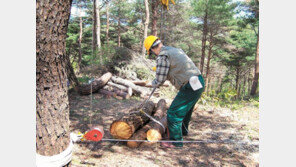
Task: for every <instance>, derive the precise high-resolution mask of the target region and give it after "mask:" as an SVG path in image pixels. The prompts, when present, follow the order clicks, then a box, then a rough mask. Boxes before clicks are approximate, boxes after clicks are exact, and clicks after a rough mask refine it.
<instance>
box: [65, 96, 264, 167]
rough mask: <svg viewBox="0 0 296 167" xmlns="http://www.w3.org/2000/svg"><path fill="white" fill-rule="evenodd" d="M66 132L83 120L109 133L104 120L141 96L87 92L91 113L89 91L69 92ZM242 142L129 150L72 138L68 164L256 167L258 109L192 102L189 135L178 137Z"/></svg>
mask: <svg viewBox="0 0 296 167" xmlns="http://www.w3.org/2000/svg"><path fill="white" fill-rule="evenodd" d="M69 101H70V121H71V124H70V131H72V132H78V131H80V132H84V131H86V130H89V129H88V125H87V124H90V123H92V124H99V125H102V126H103V127H104V132H105V135H104V138H112V137H111V135H110V133H109V127H110V124H111V123H112V122H113V121H114V120H115V118H116V117H118V116H119V115H121V114H124V113H128V110H129V109H131V108H133V107H135V106H136V105H139V104H140V103H141V102H142V99H139V98H134V97H133V98H131V99H129V100H117V99H114V98H109V99H107V98H105V97H104V96H102V95H101V94H98V93H95V94H93V109H92V110H93V112H92V113H90V96H80V95H79V94H77V93H75V92H71V93H69ZM208 139H210V140H224V139H231V140H235V141H243V142H245V143H244V144H241V143H235V144H214V143H209V144H201V143H199V144H192V143H185V144H184V146H183V148H182V149H174V148H162V147H161V146H160V144H159V143H156V144H153V145H150V146H143V147H140V148H136V149H132V148H129V147H127V146H126V143H124V142H89V141H83V142H78V143H76V144H75V146H74V153H73V159H72V166H73V167H86V166H104V167H117V166H118V167H120V166H126V167H141V166H147V167H154V166H155V167H156V166H159V167H160V166H165V167H167V166H184V167H196V166H199V167H200V166H206V167H208V166H210V167H211V166H214V167H219V166H247V167H249V166H259V109H258V107H254V106H252V105H246V106H245V107H243V108H240V109H238V110H230V109H228V108H221V107H215V106H211V105H198V108H197V109H196V110H195V111H194V112H193V115H192V119H191V122H190V126H189V135H188V136H186V137H184V140H208Z"/></svg>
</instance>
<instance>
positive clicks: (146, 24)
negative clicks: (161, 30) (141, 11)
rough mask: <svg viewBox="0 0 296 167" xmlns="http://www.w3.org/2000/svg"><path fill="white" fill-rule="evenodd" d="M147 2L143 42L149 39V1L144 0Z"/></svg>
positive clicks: (143, 51)
mask: <svg viewBox="0 0 296 167" xmlns="http://www.w3.org/2000/svg"><path fill="white" fill-rule="evenodd" d="M144 2H145V15H146V19H145V23H144V37H143V38H144V39H143V41H144V40H145V39H146V38H147V32H148V24H149V6H148V0H144ZM142 56H143V57H144V56H145V47H144V45H143V46H142Z"/></svg>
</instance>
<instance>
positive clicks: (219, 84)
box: [216, 75, 222, 94]
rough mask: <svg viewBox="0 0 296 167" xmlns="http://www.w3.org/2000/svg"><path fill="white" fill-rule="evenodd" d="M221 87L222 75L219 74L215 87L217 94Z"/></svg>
mask: <svg viewBox="0 0 296 167" xmlns="http://www.w3.org/2000/svg"><path fill="white" fill-rule="evenodd" d="M221 87H222V76H221V75H220V76H219V79H218V86H217V88H218V89H217V91H216V92H217V94H218V93H220V92H221V90H222V88H221Z"/></svg>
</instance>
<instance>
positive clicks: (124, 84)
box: [75, 72, 169, 99]
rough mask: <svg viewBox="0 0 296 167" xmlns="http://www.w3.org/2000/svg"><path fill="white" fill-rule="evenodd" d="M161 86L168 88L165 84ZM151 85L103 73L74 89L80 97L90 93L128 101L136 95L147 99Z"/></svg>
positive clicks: (146, 82) (147, 82)
mask: <svg viewBox="0 0 296 167" xmlns="http://www.w3.org/2000/svg"><path fill="white" fill-rule="evenodd" d="M163 86H169V84H168V83H167V82H165V83H164V84H163ZM151 88H152V85H151V82H150V81H143V80H138V81H132V80H127V79H124V78H120V77H118V76H114V75H112V74H111V73H110V72H108V73H105V74H104V75H102V76H101V77H100V78H96V79H95V80H93V81H92V82H91V83H89V84H82V85H79V86H77V87H76V88H75V90H77V91H78V93H79V94H81V95H90V94H91V93H97V92H98V93H100V94H103V95H105V96H106V97H107V98H110V97H113V98H116V99H129V98H130V97H131V96H133V95H136V96H140V97H142V98H143V97H147V96H148V95H149V94H150V93H151V90H152V89H151Z"/></svg>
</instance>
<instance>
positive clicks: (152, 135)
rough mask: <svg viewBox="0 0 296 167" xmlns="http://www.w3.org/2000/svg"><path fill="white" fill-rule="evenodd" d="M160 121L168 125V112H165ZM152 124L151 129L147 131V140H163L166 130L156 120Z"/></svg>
mask: <svg viewBox="0 0 296 167" xmlns="http://www.w3.org/2000/svg"><path fill="white" fill-rule="evenodd" d="M159 122H161V123H162V124H163V125H164V127H167V114H165V115H164V116H163V117H162V118H161V120H160V121H159ZM151 126H152V127H151V129H149V130H148V131H147V140H149V141H153V142H156V141H159V140H161V139H162V134H164V132H165V130H164V129H163V128H162V126H160V125H159V124H158V123H156V122H155V123H154V124H153V125H151Z"/></svg>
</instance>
